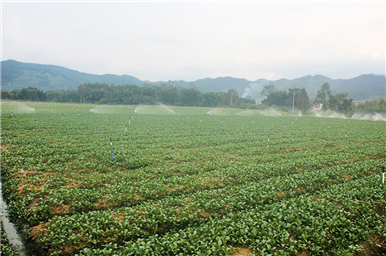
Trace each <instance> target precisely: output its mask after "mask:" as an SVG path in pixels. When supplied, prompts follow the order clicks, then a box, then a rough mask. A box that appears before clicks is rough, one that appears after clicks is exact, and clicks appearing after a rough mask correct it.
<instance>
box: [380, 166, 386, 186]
mask: <svg viewBox="0 0 386 256" xmlns="http://www.w3.org/2000/svg"><path fill="white" fill-rule="evenodd" d="M381 169H382V184H385V166H381Z"/></svg>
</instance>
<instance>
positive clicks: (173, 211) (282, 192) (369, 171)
mask: <svg viewBox="0 0 386 256" xmlns="http://www.w3.org/2000/svg"><path fill="white" fill-rule="evenodd" d="M17 104H20V103H10V102H2V105H1V107H2V108H1V181H2V184H3V185H2V189H3V191H2V192H3V195H4V197H5V199H6V200H7V203H8V207H9V215H10V216H11V217H12V221H13V222H14V223H15V224H17V225H18V227H19V229H20V230H21V232H22V234H24V235H25V237H26V239H27V240H28V241H27V242H28V244H27V246H28V247H29V249H30V250H31V255H32V254H34V255H43V251H42V249H41V248H42V247H43V245H45V244H47V243H50V244H51V249H50V251H49V254H50V255H90V256H91V255H246V254H248V253H249V254H251V255H352V254H357V255H377V254H378V255H382V254H384V253H386V242H385V241H386V184H382V173H381V168H380V166H385V165H386V161H385V136H386V129H385V125H386V123H385V122H382V121H379V122H375V121H364V120H363V121H362V120H359V121H358V120H349V119H330V118H316V117H308V116H303V117H298V116H282V117H270V116H263V115H260V114H259V112H253V111H242V110H238V109H210V108H182V107H181V108H178V107H173V108H168V107H166V106H139V107H137V106H97V105H86V104H85V105H80V104H54V103H25V106H24V107H26V108H24V110H23V111H18V109H20V107H17V106H16V105H17ZM27 105H28V106H27ZM28 107H29V108H28ZM31 109H32V110H31ZM35 110H36V112H35ZM90 110H91V111H90ZM208 112H209V113H210V114H208ZM11 113H12V116H11ZM125 129H126V132H125ZM125 133H126V134H125ZM110 138H111V140H112V152H111V146H110Z"/></svg>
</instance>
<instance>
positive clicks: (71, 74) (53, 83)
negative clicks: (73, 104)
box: [1, 60, 143, 91]
mask: <svg viewBox="0 0 386 256" xmlns="http://www.w3.org/2000/svg"><path fill="white" fill-rule="evenodd" d="M96 82H97V83H107V84H111V83H114V84H135V85H141V84H142V83H143V82H142V81H141V80H139V79H138V78H135V77H133V76H128V75H123V76H118V75H110V74H106V75H92V74H87V73H82V72H79V71H76V70H71V69H68V68H64V67H59V66H54V65H42V64H33V63H23V62H19V61H15V60H6V61H2V62H1V89H2V90H4V89H5V90H13V89H21V88H25V87H28V86H32V87H37V88H39V89H41V90H44V91H46V90H61V89H76V88H78V86H79V85H80V84H83V83H96Z"/></svg>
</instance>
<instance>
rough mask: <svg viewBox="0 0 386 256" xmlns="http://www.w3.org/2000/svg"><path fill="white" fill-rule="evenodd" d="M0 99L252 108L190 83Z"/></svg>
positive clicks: (26, 91) (87, 87)
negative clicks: (204, 91)
mask: <svg viewBox="0 0 386 256" xmlns="http://www.w3.org/2000/svg"><path fill="white" fill-rule="evenodd" d="M1 98H2V99H11V100H26V101H28V100H30V101H50V102H74V103H95V104H123V105H139V104H149V105H154V104H158V103H163V104H166V105H170V106H196V107H217V106H224V107H225V106H227V107H240V106H245V105H254V104H255V101H254V100H252V99H245V98H241V97H239V95H238V93H237V91H236V90H235V89H229V90H228V91H227V92H207V93H203V92H201V91H199V90H198V89H197V88H196V86H195V85H194V84H191V85H190V86H189V87H188V88H184V87H182V86H178V85H177V86H174V85H171V84H167V83H164V84H162V85H160V86H156V85H152V84H148V83H145V84H143V85H141V86H137V85H114V84H112V85H108V84H105V83H84V84H81V85H79V87H78V88H77V89H69V90H55V91H53V90H48V91H45V92H44V91H42V90H40V89H38V88H36V87H28V88H23V89H21V90H18V89H15V90H13V91H11V92H8V91H2V92H1Z"/></svg>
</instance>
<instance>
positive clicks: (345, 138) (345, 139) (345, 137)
mask: <svg viewBox="0 0 386 256" xmlns="http://www.w3.org/2000/svg"><path fill="white" fill-rule="evenodd" d="M344 141H347V136H346V132H345V133H344Z"/></svg>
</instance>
